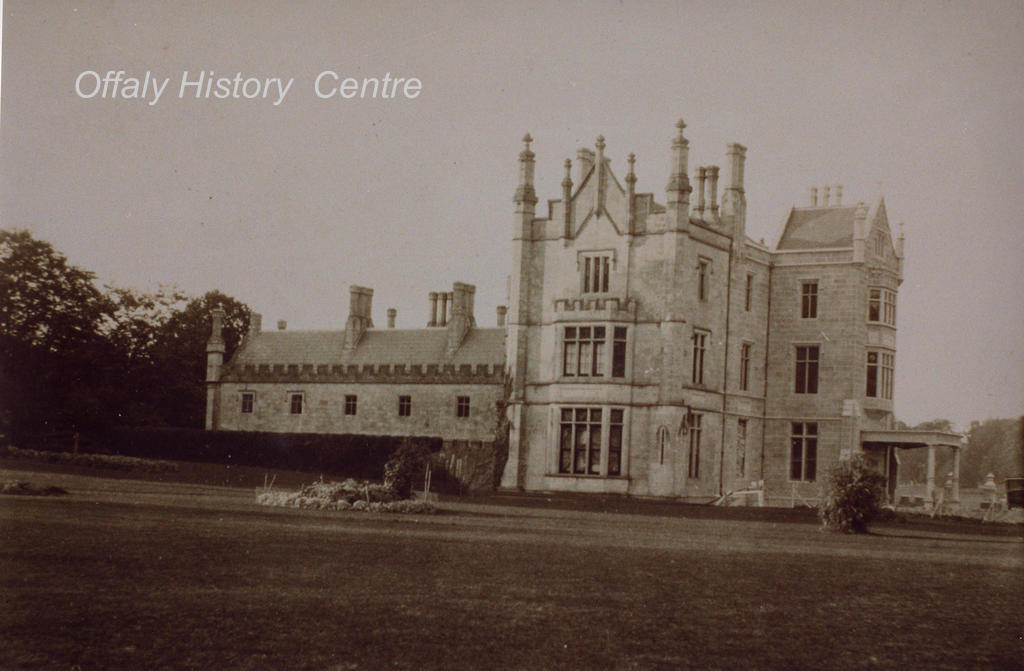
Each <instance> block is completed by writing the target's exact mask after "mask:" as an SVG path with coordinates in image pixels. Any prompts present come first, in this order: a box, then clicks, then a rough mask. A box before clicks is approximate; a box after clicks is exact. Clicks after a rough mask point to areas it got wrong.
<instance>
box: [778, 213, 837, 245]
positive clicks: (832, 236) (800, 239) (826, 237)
mask: <svg viewBox="0 0 1024 671" xmlns="http://www.w3.org/2000/svg"><path fill="white" fill-rule="evenodd" d="M856 213H857V206H856V205H853V206H850V207H800V208H796V207H795V208H793V209H792V210H790V213H789V220H788V221H786V225H785V227H784V229H783V232H782V236H780V238H779V244H778V245H777V246H776V249H819V248H825V247H852V246H853V220H854V216H855V215H856Z"/></svg>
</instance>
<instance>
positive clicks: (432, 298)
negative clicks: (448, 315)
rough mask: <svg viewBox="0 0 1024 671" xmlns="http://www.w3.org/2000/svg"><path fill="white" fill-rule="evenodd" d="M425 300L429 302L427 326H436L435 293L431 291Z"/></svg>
mask: <svg viewBox="0 0 1024 671" xmlns="http://www.w3.org/2000/svg"><path fill="white" fill-rule="evenodd" d="M427 298H428V299H429V300H430V319H429V320H428V321H427V326H437V292H436V291H431V292H430V293H429V294H427Z"/></svg>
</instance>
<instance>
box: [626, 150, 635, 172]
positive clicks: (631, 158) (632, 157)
mask: <svg viewBox="0 0 1024 671" xmlns="http://www.w3.org/2000/svg"><path fill="white" fill-rule="evenodd" d="M626 161H627V162H628V163H629V169H630V170H632V169H633V164H634V163H636V154H634V153H632V152H630V154H629V156H627V157H626Z"/></svg>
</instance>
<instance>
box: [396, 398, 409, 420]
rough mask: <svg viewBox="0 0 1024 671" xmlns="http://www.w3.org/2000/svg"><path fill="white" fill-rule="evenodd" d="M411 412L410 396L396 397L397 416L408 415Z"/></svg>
mask: <svg viewBox="0 0 1024 671" xmlns="http://www.w3.org/2000/svg"><path fill="white" fill-rule="evenodd" d="M411 414H412V396H399V397H398V416H399V417H408V416H409V415H411Z"/></svg>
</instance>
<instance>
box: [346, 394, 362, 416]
mask: <svg viewBox="0 0 1024 671" xmlns="http://www.w3.org/2000/svg"><path fill="white" fill-rule="evenodd" d="M358 401H359V399H358V398H357V397H356V395H355V394H346V395H345V414H346V415H354V414H356V410H358Z"/></svg>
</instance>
